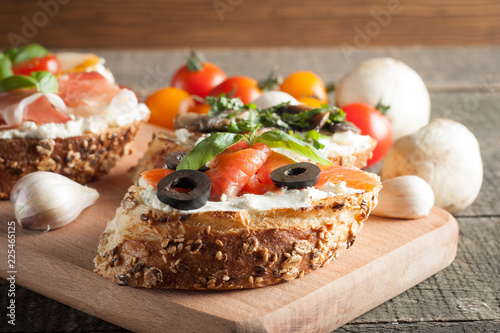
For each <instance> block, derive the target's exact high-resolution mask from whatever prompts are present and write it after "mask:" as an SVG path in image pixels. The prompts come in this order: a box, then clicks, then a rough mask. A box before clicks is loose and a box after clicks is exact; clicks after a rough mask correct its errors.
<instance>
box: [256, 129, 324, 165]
mask: <svg viewBox="0 0 500 333" xmlns="http://www.w3.org/2000/svg"><path fill="white" fill-rule="evenodd" d="M255 142H262V143H264V144H266V145H268V146H269V147H271V148H282V149H286V150H289V151H291V152H292V153H295V154H297V155H302V156H305V157H307V158H308V159H310V160H312V161H315V162H318V163H321V164H324V165H331V164H332V162H330V161H329V160H328V159H327V158H326V157H324V156H323V154H322V153H320V152H319V150H317V149H316V148H314V147H313V146H311V145H309V144H308V143H306V142H304V141H302V140H299V139H296V138H294V137H293V136H291V135H288V134H286V133H285V132H283V131H280V130H274V131H268V132H264V133H262V134H261V135H259V136H258V137H256V138H255V139H254V143H255Z"/></svg>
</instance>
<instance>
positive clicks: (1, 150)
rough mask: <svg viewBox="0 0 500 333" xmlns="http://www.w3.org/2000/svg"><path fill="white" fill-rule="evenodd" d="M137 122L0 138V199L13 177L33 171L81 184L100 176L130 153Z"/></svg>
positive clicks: (4, 195) (137, 128) (10, 185)
mask: <svg viewBox="0 0 500 333" xmlns="http://www.w3.org/2000/svg"><path fill="white" fill-rule="evenodd" d="M141 124H142V122H140V121H138V122H134V123H131V124H128V125H125V126H122V127H115V128H110V129H108V130H106V131H104V132H101V133H97V134H95V133H88V134H83V135H81V136H76V137H70V138H66V139H61V138H56V139H43V140H42V139H3V140H0V174H1V177H0V199H8V198H9V195H10V191H11V189H12V187H13V186H14V184H15V183H16V182H17V180H18V179H19V178H21V177H23V176H25V175H27V174H29V173H31V172H35V171H52V172H55V173H59V174H62V175H64V176H66V177H68V178H71V179H73V180H75V181H77V182H78V183H81V184H85V183H88V182H89V181H91V180H94V179H98V178H100V177H102V176H103V175H105V174H107V173H108V172H109V170H110V169H111V168H112V167H113V166H114V165H115V163H116V162H117V161H118V160H119V159H120V158H121V157H122V156H123V155H126V154H129V153H130V145H131V143H132V141H133V139H134V137H135V135H136V134H137V132H138V130H139V128H140V126H141Z"/></svg>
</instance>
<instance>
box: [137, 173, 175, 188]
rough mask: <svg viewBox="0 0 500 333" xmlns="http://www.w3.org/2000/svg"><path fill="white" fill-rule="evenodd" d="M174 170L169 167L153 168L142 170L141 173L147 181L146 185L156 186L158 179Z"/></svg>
mask: <svg viewBox="0 0 500 333" xmlns="http://www.w3.org/2000/svg"><path fill="white" fill-rule="evenodd" d="M172 172H174V170H170V169H153V170H148V171H144V172H143V173H141V176H142V178H143V179H144V180H145V181H146V182H147V183H148V185H151V186H153V187H154V188H156V187H157V186H158V183H159V182H160V180H162V179H163V178H165V177H166V176H168V175H170V174H171V173H172Z"/></svg>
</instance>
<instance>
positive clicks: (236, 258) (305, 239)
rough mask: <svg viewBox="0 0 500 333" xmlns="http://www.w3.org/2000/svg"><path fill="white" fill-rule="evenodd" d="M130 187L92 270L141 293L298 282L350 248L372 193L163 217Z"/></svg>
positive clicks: (369, 206) (374, 194)
mask: <svg viewBox="0 0 500 333" xmlns="http://www.w3.org/2000/svg"><path fill="white" fill-rule="evenodd" d="M141 190H142V188H140V187H137V186H132V187H131V188H130V189H129V192H128V194H127V195H126V196H125V198H124V199H123V201H122V203H121V207H120V208H118V209H117V212H116V216H115V218H114V219H113V220H111V221H110V222H109V223H108V225H107V227H106V230H105V231H104V233H103V234H102V235H101V238H100V240H99V246H98V254H97V256H96V258H95V259H94V263H95V272H97V273H98V274H100V275H102V276H103V277H105V278H107V279H109V280H111V281H113V282H115V283H118V284H119V285H128V286H134V287H145V288H169V289H198V290H205V289H218V290H226V289H241V288H257V287H264V286H267V285H271V284H276V283H281V282H284V281H289V280H293V279H295V278H299V277H302V276H303V275H304V274H306V273H309V272H311V271H313V270H316V269H317V268H319V267H321V266H323V265H325V264H326V263H328V262H329V261H331V260H333V259H334V258H336V257H337V256H338V255H339V253H340V252H341V251H342V250H344V249H346V248H348V247H350V246H351V245H352V243H353V242H354V239H355V237H356V234H357V233H358V231H359V230H360V229H361V227H362V223H363V221H364V220H365V219H366V218H367V217H368V215H369V213H370V211H371V210H372V209H373V208H374V207H375V206H376V204H377V191H378V189H377V190H376V192H365V193H359V194H353V195H337V196H334V197H329V198H326V199H323V200H320V201H318V202H315V203H314V204H313V205H312V206H311V207H307V208H300V209H293V208H282V209H271V210H266V211H254V212H250V211H215V212H214V211H213V212H201V213H193V214H181V213H179V212H173V213H166V212H163V211H159V210H155V209H152V208H151V207H148V206H146V205H144V204H143V202H142V199H141V196H140V195H139V193H140V191H141Z"/></svg>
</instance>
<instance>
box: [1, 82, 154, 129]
mask: <svg viewBox="0 0 500 333" xmlns="http://www.w3.org/2000/svg"><path fill="white" fill-rule="evenodd" d="M63 103H64V102H63ZM66 112H67V113H68V114H69V115H70V117H71V120H70V121H68V122H66V123H64V124H56V123H48V124H42V125H37V124H35V123H34V122H31V121H25V122H24V123H23V124H22V126H21V127H20V128H16V129H10V130H3V131H0V139H14V138H20V139H25V138H36V139H55V138H62V139H64V138H69V137H73V136H80V135H82V134H85V133H89V132H90V133H99V132H102V131H105V130H107V129H108V128H113V127H121V126H124V125H127V124H130V123H133V122H135V121H140V120H144V119H147V117H148V115H149V109H148V108H147V106H146V105H145V104H143V103H139V102H138V101H137V97H136V96H135V94H134V93H133V92H132V91H130V90H128V89H122V90H121V92H120V93H119V94H118V95H116V96H115V97H114V98H113V100H112V101H111V103H110V104H109V106H108V107H107V109H106V110H105V111H104V112H100V113H96V114H92V115H90V116H85V117H83V116H75V115H74V114H71V113H72V112H71V108H68V109H67V111H66Z"/></svg>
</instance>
